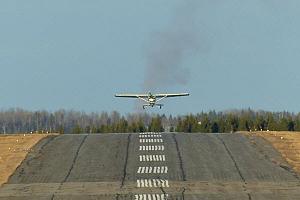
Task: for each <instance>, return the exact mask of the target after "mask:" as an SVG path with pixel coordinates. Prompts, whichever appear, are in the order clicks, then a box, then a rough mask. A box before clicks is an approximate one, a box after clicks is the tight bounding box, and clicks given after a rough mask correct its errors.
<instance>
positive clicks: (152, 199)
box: [135, 132, 170, 200]
mask: <svg viewBox="0 0 300 200" xmlns="http://www.w3.org/2000/svg"><path fill="white" fill-rule="evenodd" d="M138 140H139V143H163V142H164V140H163V139H162V134H161V133H155V132H146V133H140V134H139V138H138ZM164 150H165V146H164V145H140V146H139V151H164ZM139 161H140V162H165V161H166V155H164V154H153V155H151V154H150V155H149V154H142V155H139ZM167 173H168V166H139V167H138V169H137V174H167ZM136 184H137V187H138V188H168V187H170V186H169V181H168V180H166V179H149V178H148V179H142V178H140V179H137V180H136ZM135 199H136V200H167V199H168V194H136V195H135Z"/></svg>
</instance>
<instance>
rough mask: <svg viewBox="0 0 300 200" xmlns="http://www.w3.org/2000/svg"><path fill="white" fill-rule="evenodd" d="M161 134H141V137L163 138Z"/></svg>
mask: <svg viewBox="0 0 300 200" xmlns="http://www.w3.org/2000/svg"><path fill="white" fill-rule="evenodd" d="M161 137H162V136H161V135H139V138H161Z"/></svg>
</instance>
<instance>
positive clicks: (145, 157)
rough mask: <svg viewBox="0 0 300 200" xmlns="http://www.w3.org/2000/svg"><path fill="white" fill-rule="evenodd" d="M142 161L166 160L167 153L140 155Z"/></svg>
mask: <svg viewBox="0 0 300 200" xmlns="http://www.w3.org/2000/svg"><path fill="white" fill-rule="evenodd" d="M139 157H140V162H164V161H166V156H165V155H139Z"/></svg>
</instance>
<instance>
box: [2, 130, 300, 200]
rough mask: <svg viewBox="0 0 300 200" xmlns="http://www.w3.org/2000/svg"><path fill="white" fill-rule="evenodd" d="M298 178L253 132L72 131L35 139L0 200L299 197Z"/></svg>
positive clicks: (3, 187) (252, 198)
mask: <svg viewBox="0 0 300 200" xmlns="http://www.w3.org/2000/svg"><path fill="white" fill-rule="evenodd" d="M299 196H300V179H299V177H298V175H297V174H296V173H294V172H293V171H292V170H291V168H290V167H289V166H288V164H287V163H285V161H284V160H283V159H282V157H281V156H280V154H279V153H278V152H277V151H276V150H274V149H273V148H272V147H271V145H270V144H269V143H267V142H266V141H265V140H264V139H262V138H260V137H255V138H254V139H253V138H252V140H249V139H248V138H247V137H246V136H245V135H242V134H203V133H201V134H199V133H198V134H187V133H140V134H80V135H59V136H51V137H48V138H45V139H43V140H42V141H40V142H39V143H38V144H37V145H36V146H35V147H34V149H33V151H32V152H31V153H29V154H28V156H27V158H26V159H25V160H24V161H23V163H22V164H21V165H20V166H19V168H18V169H17V170H16V171H15V173H14V174H13V175H12V176H11V177H10V179H9V181H8V183H7V184H5V185H3V186H2V187H1V188H0V200H2V199H3V200H4V199H8V200H20V199H34V200H35V199H42V200H62V199H63V200H69V199H70V200H71V199H72V200H73V199H75V200H77V199H78V200H79V199H101V200H102V199H103V200H106V199H107V200H108V199H115V200H120V199H138V200H164V199H185V200H189V199H191V200H196V199H205V200H206V199H217V200H219V199H220V200H221V199H222V200H224V199H228V200H229V199H237V200H256V199H257V200H264V199H272V200H277V199H278V200H283V199H289V200H290V199H299Z"/></svg>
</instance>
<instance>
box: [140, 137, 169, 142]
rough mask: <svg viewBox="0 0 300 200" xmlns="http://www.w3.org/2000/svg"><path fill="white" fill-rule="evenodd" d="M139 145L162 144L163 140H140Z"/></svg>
mask: <svg viewBox="0 0 300 200" xmlns="http://www.w3.org/2000/svg"><path fill="white" fill-rule="evenodd" d="M140 143H163V139H157V138H155V139H153V138H151V139H149V138H147V139H140Z"/></svg>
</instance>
